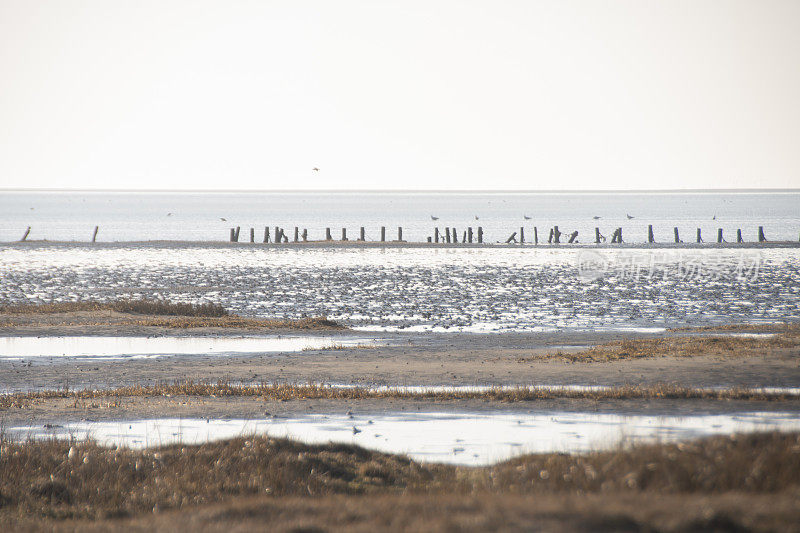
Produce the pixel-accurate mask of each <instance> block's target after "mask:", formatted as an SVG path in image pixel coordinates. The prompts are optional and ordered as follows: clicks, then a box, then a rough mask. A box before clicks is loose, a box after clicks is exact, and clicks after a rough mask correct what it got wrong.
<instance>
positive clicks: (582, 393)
mask: <svg viewBox="0 0 800 533" xmlns="http://www.w3.org/2000/svg"><path fill="white" fill-rule="evenodd" d="M157 396H160V397H175V396H186V397H215V398H222V397H249V398H261V399H263V400H265V401H289V400H320V399H324V400H383V399H403V400H421V401H453V400H485V401H498V402H531V401H537V400H552V399H558V398H562V399H589V400H598V401H599V400H630V399H646V400H662V399H692V400H754V401H786V400H793V399H797V396H794V395H791V394H784V393H766V392H763V391H760V390H758V389H747V388H730V389H720V390H714V389H697V388H691V387H683V386H679V385H672V384H667V383H660V384H654V385H623V386H618V387H609V388H606V389H599V390H576V389H569V388H537V387H522V386H520V387H516V388H501V387H497V388H491V389H489V390H482V391H469V390H451V391H449V390H428V391H425V390H423V391H408V390H403V389H391V388H389V389H371V388H366V387H334V386H330V385H324V384H289V383H277V384H276V383H261V384H256V385H246V384H239V383H231V382H227V381H218V382H210V381H176V382H173V383H161V384H157V385H135V386H129V387H119V388H115V389H97V390H94V389H84V390H70V389H60V390H40V391H33V392H19V393H13V394H5V395H2V396H0V410H6V409H11V408H26V407H30V406H31V405H32V403H33V402H36V401H38V400H48V399H67V400H75V401H86V400H111V399H119V398H130V397H157Z"/></svg>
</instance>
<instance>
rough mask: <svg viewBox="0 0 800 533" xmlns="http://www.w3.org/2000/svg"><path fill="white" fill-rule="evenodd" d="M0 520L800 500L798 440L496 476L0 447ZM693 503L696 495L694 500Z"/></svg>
mask: <svg viewBox="0 0 800 533" xmlns="http://www.w3.org/2000/svg"><path fill="white" fill-rule="evenodd" d="M1 453H2V457H1V458H0V501H2V505H0V519H2V518H5V519H9V518H12V519H13V518H17V519H19V518H32V517H39V518H51V519H65V518H89V519H99V518H104V517H124V516H136V515H141V514H148V513H151V512H152V511H154V510H156V509H157V510H159V511H164V510H167V509H178V508H183V507H192V506H198V505H205V504H208V503H212V502H224V501H226V500H227V501H230V500H232V499H236V500H239V499H240V498H242V497H245V496H256V495H260V496H261V497H265V498H269V499H272V498H277V497H281V496H304V497H306V496H313V497H315V498H317V497H320V496H325V495H333V494H347V495H355V494H399V493H405V494H408V493H420V494H426V495H428V496H427V498H434V499H435V498H436V497H443V496H447V495H450V494H461V495H467V496H469V495H480V494H502V495H537V494H538V495H542V496H545V495H550V494H561V495H564V496H567V495H570V494H572V495H584V494H592V493H599V494H614V495H620V494H640V493H642V492H646V493H659V494H694V495H700V494H706V495H707V494H721V493H726V492H730V491H738V492H746V493H752V494H778V493H785V492H786V491H795V493H797V491H798V490H799V489H800V435H798V434H778V433H771V434H761V435H746V436H734V437H713V438H709V439H704V440H701V441H697V442H692V443H687V444H667V445H662V444H658V445H647V446H638V447H634V448H631V449H620V450H616V451H611V452H602V453H591V454H587V455H580V456H572V455H565V454H537V455H529V456H524V457H520V458H517V459H514V460H512V461H508V462H506V463H502V464H499V465H496V466H492V467H485V468H468V467H455V466H447V465H429V464H428V465H426V464H419V463H416V462H413V461H411V460H409V459H407V458H405V457H403V456H397V455H387V454H382V453H378V452H371V451H368V450H364V449H362V448H359V447H355V446H348V445H337V444H329V445H323V446H310V445H304V444H299V443H296V442H292V441H288V440H283V439H273V438H267V437H251V438H237V439H232V440H228V441H224V442H216V443H208V444H203V445H198V446H182V445H173V446H168V447H163V448H159V449H153V450H146V451H132V450H129V449H109V448H103V447H99V446H97V445H95V444H93V443H69V442H59V441H44V442H28V443H21V444H17V443H12V442H7V441H6V442H3V443H2V451H1ZM695 497H696V496H695Z"/></svg>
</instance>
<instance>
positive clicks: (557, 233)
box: [553, 226, 561, 244]
mask: <svg viewBox="0 0 800 533" xmlns="http://www.w3.org/2000/svg"><path fill="white" fill-rule="evenodd" d="M560 238H561V232H560V231H558V226H553V242H555V243H556V244H560V243H561V241H560V240H559V239H560Z"/></svg>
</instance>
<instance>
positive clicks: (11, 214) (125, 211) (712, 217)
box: [0, 191, 800, 242]
mask: <svg viewBox="0 0 800 533" xmlns="http://www.w3.org/2000/svg"><path fill="white" fill-rule="evenodd" d="M628 215H630V216H632V217H634V218H632V219H629V218H628ZM432 216H435V217H438V218H439V220H438V221H436V222H434V221H433V220H432V219H431V217H432ZM526 216H527V217H530V220H526V219H525V218H524V217H526ZM594 217H600V218H599V219H595V218H594ZM223 219H224V220H223ZM648 224H653V225H654V229H655V233H656V239H657V240H661V241H672V239H673V227H674V226H678V227H679V229H680V231H681V236H682V238H683V239H684V240H687V241H689V240H693V238H694V235H695V232H696V228H698V227H699V228H702V230H703V234H704V237H705V240H707V241H711V240H714V239H715V236H716V232H717V229H718V228H723V230H724V231H725V236H726V238H727V239H728V240H733V239H735V232H736V230H737V229H742V231H743V234H744V238H745V240H754V239H756V236H757V233H756V232H757V227H758V226H764V229H765V232H766V235H767V238H768V239H770V240H791V241H797V240H798V237H799V236H800V191H797V192H778V193H766V192H765V193H752V192H748V193H646V194H644V193H472V194H470V193H99V192H98V193H85V192H82V193H64V192H50V193H32V192H8V191H4V192H2V193H0V241H4V242H8V241H16V240H19V239H20V238H21V237H22V235H23V234H24V232H25V230H26V228H27V227H28V226H30V227H31V233H30V236H29V237H28V239H30V240H44V239H46V240H77V241H87V240H91V236H92V231H93V229H94V226H96V225H99V226H100V231H99V233H98V237H97V240H98V241H146V240H162V239H166V240H191V241H224V240H228V236H229V228H230V227H231V226H241V227H242V228H243V232H242V235H243V236H245V234H247V233H248V232H249V228H250V227H254V228H256V235H257V237H261V236H262V235H263V228H264V226H267V225H268V226H276V225H277V226H281V227H284V228H286V229H287V230H290V231H293V228H294V226H299V227H300V228H307V229H308V231H309V238H311V239H322V238H324V235H325V228H326V227H330V228H331V229H332V233H333V235H334V237H335V238H338V237H339V236H341V228H347V230H348V236H349V237H350V238H355V237H357V236H358V228H359V227H360V226H364V227H365V228H366V232H367V240H377V239H378V238H379V235H380V234H379V228H380V227H381V226H386V227H387V232H388V236H389V237H391V238H395V236H396V231H397V229H396V228H397V226H402V227H403V237H404V238H405V239H406V240H409V241H423V242H424V241H425V239H426V237H428V236H430V235H432V234H433V228H434V226H435V225H438V226H439V228H440V229H443V228H444V227H445V226H448V227H456V228H458V229H459V233H461V232H462V231H463V229H464V228H466V227H467V226H473V227H477V226H482V227H483V228H484V231H485V236H486V241H487V242H495V241H501V240H503V241H504V240H505V239H506V238H508V236H509V235H510V234H511V232H513V231H517V230H518V229H519V227H520V226H523V225H524V226H525V227H526V236H527V237H528V239H530V238H531V233H532V229H533V227H534V226H536V227H538V229H539V233H540V238H541V236H542V235H543V234H544V235H545V236H546V234H547V230H548V229H549V228H550V227H551V226H553V225H558V226H559V227H560V229H561V230H562V231H565V232H572V231H578V232H579V236H578V239H579V241H581V242H591V241H593V239H594V228H595V226H597V227H600V230H601V232H602V233H604V234H605V235H607V236H608V235H610V234H611V232H612V231H613V229H614V228H616V227H620V226H621V227H622V228H623V235H624V237H625V240H626V241H629V242H641V241H644V240H646V238H647V226H648ZM247 238H249V236H247Z"/></svg>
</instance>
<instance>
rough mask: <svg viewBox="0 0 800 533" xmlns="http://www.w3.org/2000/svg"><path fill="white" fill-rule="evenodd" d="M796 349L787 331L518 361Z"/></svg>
mask: <svg viewBox="0 0 800 533" xmlns="http://www.w3.org/2000/svg"><path fill="white" fill-rule="evenodd" d="M797 348H800V328H798V327H797V326H793V327H790V328H789V327H787V328H786V329H785V330H784V331H782V332H780V333H776V334H775V336H774V337H761V338H753V337H734V336H724V335H722V336H685V337H663V338H657V339H622V340H618V341H612V342H608V343H605V344H601V345H598V346H593V347H591V348H589V349H587V350H583V351H581V352H575V353H567V352H563V351H561V350H557V351H555V352H553V353H547V354H543V355H536V356H532V357H519V358H517V361H518V362H520V363H529V362H532V361H542V360H548V359H551V360H552V359H556V360H560V361H565V362H569V363H607V362H610V361H620V360H626V359H641V358H647V357H697V356H704V355H706V356H707V355H713V356H720V357H746V356H752V355H754V354H759V353H764V352H766V351H770V350H781V349H783V350H785V349H797Z"/></svg>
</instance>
